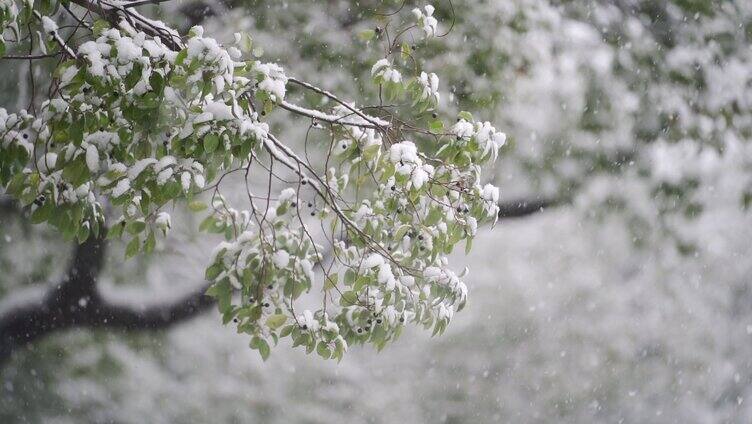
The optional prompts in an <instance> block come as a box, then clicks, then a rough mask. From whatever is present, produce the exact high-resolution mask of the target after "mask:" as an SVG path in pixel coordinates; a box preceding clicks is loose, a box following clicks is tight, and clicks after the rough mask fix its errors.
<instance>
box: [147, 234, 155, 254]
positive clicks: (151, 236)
mask: <svg viewBox="0 0 752 424" xmlns="http://www.w3.org/2000/svg"><path fill="white" fill-rule="evenodd" d="M156 245H157V238H156V237H155V236H154V232H153V231H149V235H148V236H146V242H144V253H151V252H153V251H154V247H156Z"/></svg>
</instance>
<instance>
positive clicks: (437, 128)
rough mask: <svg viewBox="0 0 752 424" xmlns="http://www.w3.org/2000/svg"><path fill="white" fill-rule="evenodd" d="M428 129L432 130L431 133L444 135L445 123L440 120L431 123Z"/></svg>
mask: <svg viewBox="0 0 752 424" xmlns="http://www.w3.org/2000/svg"><path fill="white" fill-rule="evenodd" d="M428 129H429V130H431V132H435V133H443V132H444V122H442V121H440V120H438V119H437V120H435V121H431V123H430V124H428Z"/></svg>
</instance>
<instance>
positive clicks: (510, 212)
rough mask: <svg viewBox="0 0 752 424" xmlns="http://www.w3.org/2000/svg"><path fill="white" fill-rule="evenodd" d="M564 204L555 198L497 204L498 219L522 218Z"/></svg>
mask: <svg viewBox="0 0 752 424" xmlns="http://www.w3.org/2000/svg"><path fill="white" fill-rule="evenodd" d="M563 203H565V202H564V201H562V200H560V199H555V198H535V199H520V200H512V201H508V202H502V203H499V219H508V218H522V217H526V216H529V215H532V214H535V213H538V212H543V211H544V210H546V209H548V208H551V207H554V206H559V205H561V204H563Z"/></svg>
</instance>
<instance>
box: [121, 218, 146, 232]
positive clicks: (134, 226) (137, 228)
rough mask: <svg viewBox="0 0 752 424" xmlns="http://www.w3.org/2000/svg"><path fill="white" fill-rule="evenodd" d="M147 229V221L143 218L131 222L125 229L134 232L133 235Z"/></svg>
mask: <svg viewBox="0 0 752 424" xmlns="http://www.w3.org/2000/svg"><path fill="white" fill-rule="evenodd" d="M145 229H146V223H145V222H144V221H142V220H138V221H132V222H129V223H128V225H127V226H126V227H125V230H126V231H128V234H133V235H135V234H139V233H141V232H142V231H144V230H145Z"/></svg>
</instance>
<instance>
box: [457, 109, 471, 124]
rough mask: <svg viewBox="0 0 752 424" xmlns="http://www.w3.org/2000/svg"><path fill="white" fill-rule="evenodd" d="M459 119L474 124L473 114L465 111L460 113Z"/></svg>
mask: <svg viewBox="0 0 752 424" xmlns="http://www.w3.org/2000/svg"><path fill="white" fill-rule="evenodd" d="M459 117H460V118H462V119H464V120H465V121H467V122H473V114H472V113H470V112H468V111H465V110H463V111H462V112H460V113H459Z"/></svg>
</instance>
